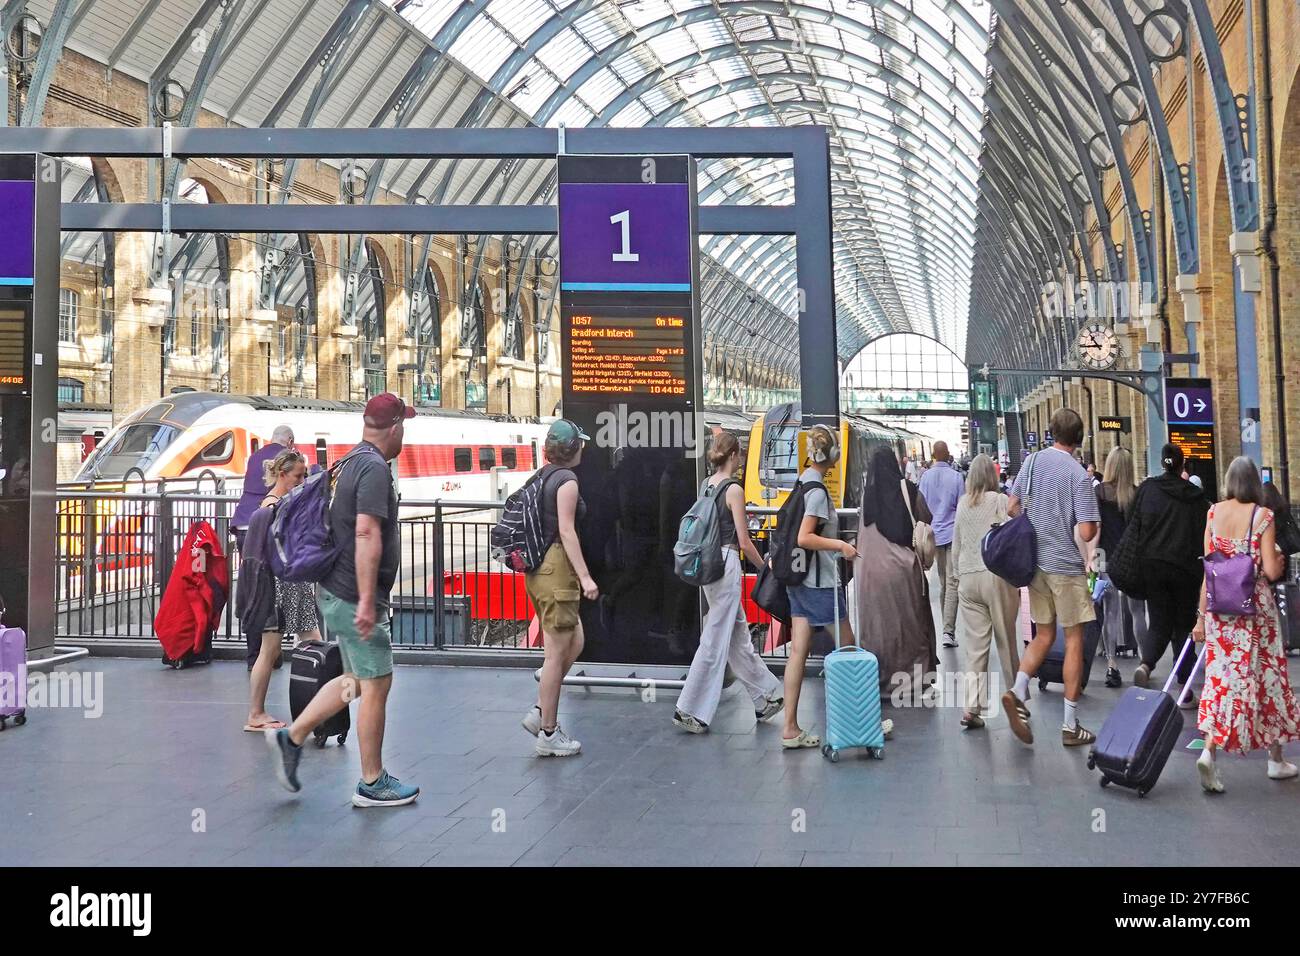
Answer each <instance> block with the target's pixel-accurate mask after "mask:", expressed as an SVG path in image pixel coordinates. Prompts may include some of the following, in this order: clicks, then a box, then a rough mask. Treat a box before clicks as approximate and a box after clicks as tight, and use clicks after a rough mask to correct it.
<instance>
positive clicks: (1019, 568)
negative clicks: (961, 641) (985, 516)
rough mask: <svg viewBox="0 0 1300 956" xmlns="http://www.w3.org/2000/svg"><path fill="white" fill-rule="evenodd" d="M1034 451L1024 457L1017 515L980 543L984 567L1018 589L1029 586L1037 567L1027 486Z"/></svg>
mask: <svg viewBox="0 0 1300 956" xmlns="http://www.w3.org/2000/svg"><path fill="white" fill-rule="evenodd" d="M1036 457H1038V456H1037V454H1033V455H1030V456H1029V457H1028V458H1027V459H1026V460H1025V468H1026V469H1028V470H1027V471H1026V472H1025V497H1024V499H1023V500H1022V501H1021V506H1020V514H1018V515H1016V516H1015V517H1014V518H1012V519H1011V520H1010V521H1004V522H1002V524H995V525H994V526H993V527H992V528H990V529H989V531H988V533H987V534H985V535H984V540H983V541H982V542H980V555H981V557H983V559H984V566H985V567H986V568H988V569H989V570H990V571H992V572H993V573H994V574H996V575H997V576H998V577H1000V578H1002V579H1003V580H1004V581H1007V582H1008V583H1010V584H1013V585H1015V586H1016V587H1018V588H1024V587H1028V586H1029V582H1030V581H1032V580H1034V572H1036V571H1037V570H1038V534H1037V533H1036V532H1035V531H1034V526H1033V524H1031V523H1030V521H1029V506H1028V502H1029V489H1030V488H1031V487H1032V485H1033V480H1034V459H1035V458H1036Z"/></svg>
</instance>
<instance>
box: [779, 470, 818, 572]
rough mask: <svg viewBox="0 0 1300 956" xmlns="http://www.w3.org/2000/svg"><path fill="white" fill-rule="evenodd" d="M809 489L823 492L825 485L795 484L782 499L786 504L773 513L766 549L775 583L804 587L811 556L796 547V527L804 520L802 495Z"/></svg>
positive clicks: (811, 559)
mask: <svg viewBox="0 0 1300 956" xmlns="http://www.w3.org/2000/svg"><path fill="white" fill-rule="evenodd" d="M810 488H820V489H821V490H822V491H826V486H825V485H824V484H822V483H821V482H820V481H809V482H803V481H796V482H795V483H794V488H793V489H791V491H790V497H788V498H786V499H785V504H783V505H781V510H780V511H778V512H777V513H776V527H775V528H774V529H773V530H772V544H771V548H770V549H769V553H770V555H771V558H772V573H773V574H775V575H776V579H777V580H778V581H780V582H781V583H782V584H785V585H788V586H793V585H799V584H803V582H804V579H805V578H807V577H808V568H809V566H810V565H811V564H812V562H813V556H812V555H809V554H808V552H807V551H806V550H805V549H804V548H801V547H799V544H798V541H799V528H800V526H801V525H802V524H803V517H804V496H805V495H807V494H808V489H810ZM829 497H830V493H829V492H827V498H828V499H829Z"/></svg>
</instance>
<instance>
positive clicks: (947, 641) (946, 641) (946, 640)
mask: <svg viewBox="0 0 1300 956" xmlns="http://www.w3.org/2000/svg"><path fill="white" fill-rule="evenodd" d="M943 646H944V647H956V646H957V635H956V634H945V635H944V636H943Z"/></svg>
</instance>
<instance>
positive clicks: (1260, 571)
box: [1192, 457, 1300, 793]
mask: <svg viewBox="0 0 1300 956" xmlns="http://www.w3.org/2000/svg"><path fill="white" fill-rule="evenodd" d="M1226 485H1227V490H1226V496H1225V498H1224V500H1223V501H1221V502H1219V503H1218V504H1217V505H1215V506H1214V507H1212V508H1211V509H1210V513H1209V516H1208V518H1207V519H1206V524H1205V553H1206V554H1210V553H1211V552H1213V551H1220V552H1222V553H1224V554H1227V555H1234V554H1250V555H1252V556H1253V557H1254V559H1255V567H1256V576H1255V608H1256V611H1255V613H1254V614H1250V615H1244V614H1243V615H1237V614H1207V613H1206V612H1205V588H1204V586H1202V588H1201V612H1200V616H1199V617H1198V620H1197V622H1196V628H1195V630H1193V631H1192V635H1193V637H1195V638H1196V640H1197V642H1198V643H1199V642H1202V641H1204V642H1206V655H1205V689H1204V691H1203V692H1202V694H1201V704H1200V711H1199V713H1198V720H1197V728H1198V729H1199V730H1201V731H1202V732H1203V733H1204V734H1205V752H1204V753H1203V754H1202V755H1201V759H1200V760H1198V761H1197V762H1196V768H1197V770H1198V771H1199V773H1200V776H1201V786H1202V787H1203V788H1205V790H1207V791H1208V792H1210V793H1222V792H1223V781H1222V780H1221V779H1220V778H1219V770H1218V767H1217V766H1216V765H1215V760H1214V756H1215V752H1216V750H1217V749H1218V748H1220V747H1222V748H1223V749H1224V750H1227V751H1228V752H1229V753H1246V752H1248V751H1251V750H1258V749H1259V748H1261V747H1267V748H1268V749H1269V754H1268V756H1269V760H1268V775H1269V777H1271V778H1272V779H1274V780H1286V779H1289V778H1292V777H1295V776H1296V775H1297V774H1298V773H1300V770H1297V768H1296V766H1295V764H1293V763H1290V762H1288V761H1287V760H1286V759H1285V758H1284V757H1283V755H1282V745H1283V744H1285V743H1288V742H1290V741H1292V740H1300V705H1298V704H1297V703H1296V699H1295V695H1294V694H1293V693H1292V692H1291V682H1290V680H1289V678H1288V676H1287V666H1286V652H1285V650H1284V649H1283V646H1282V637H1281V622H1280V621H1279V619H1278V611H1277V602H1276V601H1275V600H1274V598H1273V588H1272V585H1271V583H1270V582H1272V581H1276V580H1278V579H1279V578H1281V577H1282V575H1283V574H1284V573H1285V570H1286V565H1285V563H1284V560H1283V558H1282V555H1281V552H1279V551H1278V549H1277V533H1276V531H1275V529H1274V527H1273V512H1271V511H1270V510H1269V509H1267V508H1264V507H1260V505H1261V504H1262V502H1263V500H1264V486H1263V484H1262V483H1261V482H1260V478H1259V470H1258V469H1257V468H1256V467H1255V463H1254V462H1252V461H1251V460H1250V459H1249V458H1245V457H1241V458H1237V459H1235V460H1234V461H1233V463H1232V464H1231V465H1230V466H1229V468H1228V475H1227V481H1226Z"/></svg>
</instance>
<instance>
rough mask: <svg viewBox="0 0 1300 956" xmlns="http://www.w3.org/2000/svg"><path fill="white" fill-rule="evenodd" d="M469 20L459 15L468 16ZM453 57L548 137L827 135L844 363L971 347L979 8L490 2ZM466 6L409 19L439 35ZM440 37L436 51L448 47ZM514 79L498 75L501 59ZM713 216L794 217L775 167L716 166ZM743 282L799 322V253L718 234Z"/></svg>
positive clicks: (708, 0)
mask: <svg viewBox="0 0 1300 956" xmlns="http://www.w3.org/2000/svg"><path fill="white" fill-rule="evenodd" d="M466 6H468V4H467V5H466ZM482 6H483V7H485V10H479V11H478V13H477V15H476V16H473V17H471V18H470V20H469V22H468V25H466V26H464V27H463V28H462V29H461V32H460V33H459V35H458V36H457V37H455V38H454V39H453V40H452V43H453V45H452V46H451V51H452V53H453V54H454V55H456V57H457V59H459V60H460V61H461V62H462V63H463V64H464V65H465V66H466V68H467V69H469V70H470V71H472V72H473V73H475V74H476V75H477V76H478V77H479V78H480V79H482V80H483V82H484V83H485V84H486V83H489V82H492V81H493V80H494V78H495V79H496V84H495V85H496V87H497V88H498V89H497V91H498V92H507V91H510V90H514V89H516V88H517V87H518V86H519V84H520V82H521V81H523V80H524V79H527V84H526V85H525V86H524V87H523V89H522V90H519V91H518V92H515V93H513V94H512V95H511V98H510V99H511V103H513V105H514V106H516V107H517V108H519V109H520V110H522V111H524V112H525V113H526V114H528V116H529V117H530V118H531V119H532V120H533V121H534V122H537V123H539V124H545V125H555V124H556V123H560V122H563V123H565V124H566V125H568V126H582V125H588V124H592V125H619V126H652V125H672V126H681V125H686V126H699V125H705V124H707V125H710V126H714V127H720V126H776V125H798V124H806V123H819V124H822V125H825V126H827V127H828V128H829V129H830V130H831V138H832V149H833V151H834V154H835V157H834V163H833V172H832V175H833V182H834V199H833V204H834V213H835V225H836V244H835V256H836V264H837V285H838V289H837V293H838V296H837V297H838V301H839V307H838V308H839V327H840V329H839V331H840V351H841V353H842V354H843V355H845V356H846V357H847V356H851V355H853V354H854V353H856V352H857V351H858V350H859V349H860V348H861V347H862V345H863V344H864V343H865V342H867V341H868V340H870V339H871V338H873V337H875V336H877V335H881V334H884V333H887V332H891V331H892V332H897V331H916V332H920V333H922V334H925V335H931V336H934V337H937V338H941V339H942V340H943V341H945V342H946V343H948V344H950V345H951V346H952V347H953V348H954V349H955V350H956V351H958V352H961V351H963V350H964V348H965V341H966V321H967V310H968V306H969V300H970V295H971V290H970V276H971V269H972V266H973V261H974V254H975V222H976V211H977V210H976V207H977V202H978V176H979V168H978V156H979V154H980V145H981V142H980V128H981V124H982V117H983V109H984V108H983V101H982V91H983V87H984V76H985V70H986V61H985V53H986V50H987V47H988V43H989V35H990V29H991V26H992V14H991V12H990V8H989V5H988V3H987V2H984V0H873V2H871V3H866V2H853V0H807V2H785V0H782V2H773V0H757V2H755V0H615V2H593V0H576V2H573V3H569V4H563V3H559V2H555V0H490V2H488V3H486V4H482ZM461 7H462V5H461V4H459V3H456V2H451V0H447V2H444V0H422V2H421V3H420V4H419V5H418V6H417V5H415V4H412V5H410V6H403V7H402V14H403V16H405V17H406V18H407V19H408V20H409V21H410V22H411V23H412V24H413V25H415V26H416V27H417V28H419V29H420V30H421V31H422V32H424V33H425V34H426V35H428V36H430V37H435V38H436V37H438V35H439V33H440V32H442V31H444V28H446V29H451V28H449V27H448V26H447V25H448V23H449V22H454V21H452V17H453V14H456V13H457V11H458V10H460V9H461ZM443 39H447V38H446V37H444V38H443ZM520 50H523V51H524V52H526V53H527V55H526V57H525V56H520V57H518V58H517V59H518V65H517V68H516V67H511V68H509V69H508V70H506V71H505V72H508V73H509V74H510V75H507V76H504V77H500V76H497V74H498V71H499V70H500V69H501V67H502V64H503V63H506V62H507V59H508V58H510V62H511V63H515V62H516V54H517V51H520ZM708 166H709V175H708V176H707V177H704V176H702V177H701V188H702V190H703V189H705V187H706V184H707V183H709V182H711V181H712V180H714V179H717V180H718V181H719V188H717V189H713V190H711V191H709V193H708V198H707V199H706V200H705V201H706V202H711V203H716V202H730V203H746V204H748V203H755V202H767V203H788V202H791V201H792V198H793V197H792V191H793V180H792V179H791V178H790V177H789V175H788V170H786V171H785V172H786V174H785V175H779V176H775V177H774V176H771V175H769V173H770V170H769V169H768V168H767V167H770V166H771V164H767V166H766V167H765V166H764V165H763V164H753V163H748V164H747V163H725V164H724V163H713V164H708ZM702 245H703V248H704V250H705V251H706V252H709V253H713V252H714V251H716V252H717V253H718V254H719V256H720V258H721V259H722V261H723V262H724V263H726V264H727V265H728V266H729V268H731V269H732V270H734V272H735V273H736V275H737V277H738V278H739V279H741V280H742V281H743V282H746V283H747V284H749V285H750V286H752V287H755V288H763V289H765V294H766V295H767V296H769V297H770V299H771V301H772V303H773V304H774V305H775V306H776V307H777V308H778V309H779V310H780V311H782V312H784V313H785V314H786V315H787V316H790V317H793V316H794V315H795V314H796V310H797V290H796V289H795V288H794V280H793V268H792V266H793V247H792V245H791V244H790V243H783V244H775V243H772V242H771V241H770V240H766V239H761V238H760V237H750V238H749V239H747V240H746V241H743V242H737V241H735V239H734V237H726V236H718V237H710V238H709V239H707V240H705V241H704V242H703V243H702Z"/></svg>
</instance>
